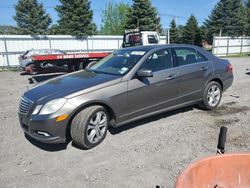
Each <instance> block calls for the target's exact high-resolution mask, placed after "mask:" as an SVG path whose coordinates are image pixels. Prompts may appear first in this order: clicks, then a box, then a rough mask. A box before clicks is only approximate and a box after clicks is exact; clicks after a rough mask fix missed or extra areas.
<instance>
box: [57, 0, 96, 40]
mask: <svg viewBox="0 0 250 188" xmlns="http://www.w3.org/2000/svg"><path fill="white" fill-rule="evenodd" d="M60 3H61V5H59V6H57V7H56V11H57V12H58V16H59V20H58V31H59V33H60V34H66V35H73V36H86V35H92V34H95V33H96V25H95V24H94V23H93V21H92V19H93V11H92V10H91V8H90V1H89V0H60Z"/></svg>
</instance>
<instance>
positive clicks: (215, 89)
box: [199, 81, 222, 110]
mask: <svg viewBox="0 0 250 188" xmlns="http://www.w3.org/2000/svg"><path fill="white" fill-rule="evenodd" d="M221 97H222V87H221V85H220V84H219V83H218V82H216V81H211V82H209V83H208V84H207V85H206V86H205V88H204V90H203V95H202V102H201V103H200V104H199V106H200V107H201V108H202V109H204V110H213V109H215V108H216V107H217V106H218V105H219V104H220V101H221Z"/></svg>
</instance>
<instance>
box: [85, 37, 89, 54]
mask: <svg viewBox="0 0 250 188" xmlns="http://www.w3.org/2000/svg"><path fill="white" fill-rule="evenodd" d="M86 42H87V52H89V40H88V36H87V37H86Z"/></svg>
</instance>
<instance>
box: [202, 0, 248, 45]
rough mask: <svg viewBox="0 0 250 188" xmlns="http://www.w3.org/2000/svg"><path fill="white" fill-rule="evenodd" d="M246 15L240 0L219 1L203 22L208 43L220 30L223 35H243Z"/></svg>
mask: <svg viewBox="0 0 250 188" xmlns="http://www.w3.org/2000/svg"><path fill="white" fill-rule="evenodd" d="M245 23H246V14H245V10H244V7H243V3H242V1H241V0H220V1H219V2H218V3H217V4H216V5H215V7H214V9H213V11H212V13H211V15H209V17H208V19H207V20H206V21H205V23H204V25H205V26H206V28H207V35H208V41H209V42H210V43H211V42H212V40H213V35H218V34H219V32H220V30H222V33H223V35H228V36H240V35H243V34H244V31H245V25H246V24H245Z"/></svg>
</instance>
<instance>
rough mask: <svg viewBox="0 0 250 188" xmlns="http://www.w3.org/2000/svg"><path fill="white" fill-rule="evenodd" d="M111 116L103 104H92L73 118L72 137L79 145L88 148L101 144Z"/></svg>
mask: <svg viewBox="0 0 250 188" xmlns="http://www.w3.org/2000/svg"><path fill="white" fill-rule="evenodd" d="M108 122H109V116H108V113H107V111H106V109H105V108H104V107H102V106H90V107H87V108H85V109H83V110H82V111H80V112H79V113H78V114H77V115H76V116H75V117H74V119H73V120H72V124H71V137H72V139H73V142H74V143H76V144H77V145H78V146H80V147H82V148H86V149H90V148H93V147H95V146H97V145H98V144H100V143H101V142H102V141H103V140H104V138H105V137H106V134H107V129H108Z"/></svg>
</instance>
